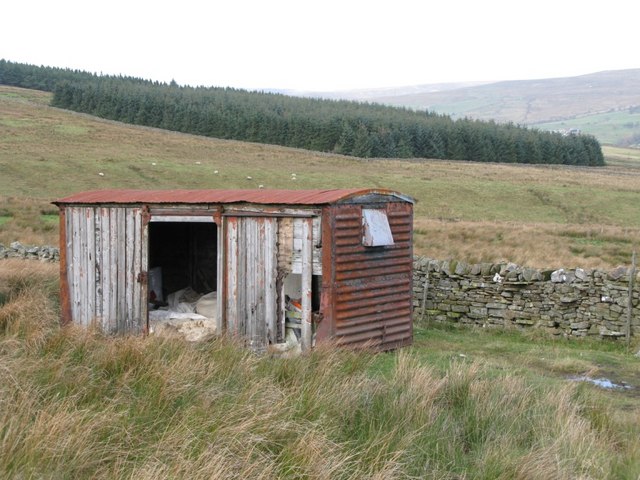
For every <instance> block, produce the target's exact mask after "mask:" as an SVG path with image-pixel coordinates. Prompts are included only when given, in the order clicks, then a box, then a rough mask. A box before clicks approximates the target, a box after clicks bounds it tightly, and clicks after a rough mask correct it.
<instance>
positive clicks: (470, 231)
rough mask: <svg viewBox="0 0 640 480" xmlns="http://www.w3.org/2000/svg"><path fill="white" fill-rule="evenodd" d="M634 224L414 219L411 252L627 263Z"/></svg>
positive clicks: (476, 258)
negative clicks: (627, 225) (623, 225)
mask: <svg viewBox="0 0 640 480" xmlns="http://www.w3.org/2000/svg"><path fill="white" fill-rule="evenodd" d="M634 250H635V251H638V250H640V229H637V228H631V227H626V228H625V227H619V226H613V225H589V224H586V225H562V224H554V223H517V222H482V221H479V222H464V221H456V222H452V221H442V220H429V219H425V218H417V219H415V226H414V251H415V252H416V253H417V254H419V255H424V256H427V257H430V258H435V259H448V258H453V259H455V260H458V261H466V262H468V263H482V262H504V261H508V262H514V263H517V264H519V265H523V266H528V267H533V268H560V267H564V268H577V267H581V268H599V269H604V270H607V269H611V268H614V267H616V266H618V265H628V264H629V263H630V261H631V256H632V254H633V251H634Z"/></svg>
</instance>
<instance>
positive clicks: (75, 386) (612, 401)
mask: <svg viewBox="0 0 640 480" xmlns="http://www.w3.org/2000/svg"><path fill="white" fill-rule="evenodd" d="M56 280H57V270H56V267H55V266H52V265H45V264H41V263H39V262H24V261H8V260H5V261H3V263H2V268H0V304H1V306H0V365H1V366H0V476H2V477H5V478H15V477H23V478H31V477H35V478H149V479H151V478H153V479H157V478H269V479H273V478H331V479H334V478H379V479H383V478H384V479H389V478H441V479H445V478H449V479H453V478H486V479H494V478H554V479H563V478H564V479H573V478H599V479H600V478H635V477H636V476H637V474H638V473H640V456H639V454H640V441H639V440H638V438H640V437H639V435H638V434H639V433H640V422H639V419H638V404H637V403H636V401H635V399H634V398H633V397H632V396H629V395H627V394H626V393H625V392H598V391H595V390H594V388H592V387H589V386H588V385H583V384H578V383H575V382H569V381H567V380H566V379H565V378H564V375H565V374H566V372H567V369H569V370H570V371H571V372H572V373H575V371H576V370H580V371H581V372H582V371H583V370H584V369H586V370H587V371H589V369H590V368H592V367H595V362H599V363H600V364H603V363H604V364H614V363H616V362H619V363H620V364H623V363H630V361H631V359H632V357H631V356H630V355H628V354H626V353H625V352H624V351H622V350H620V348H619V347H617V346H615V345H605V344H593V345H590V344H588V343H584V344H582V345H583V350H582V352H583V354H584V355H582V356H580V355H579V352H578V350H577V349H576V348H575V347H574V346H573V344H563V343H561V342H558V343H555V344H553V345H550V344H549V345H546V347H545V345H544V342H539V341H538V340H536V339H529V338H527V337H526V336H525V337H523V336H522V335H519V336H511V335H510V334H509V333H508V332H504V333H502V334H499V333H487V332H478V331H474V332H470V331H464V330H460V331H455V332H452V331H450V330H449V329H443V328H429V329H424V328H418V329H417V339H416V346H415V347H413V348H411V349H405V350H403V351H401V352H395V353H388V354H380V355H372V354H369V353H366V352H349V351H344V350H338V351H336V350H334V349H331V348H319V349H317V350H316V351H314V352H313V353H311V354H310V355H307V356H303V357H301V358H296V359H275V358H269V357H256V356H254V355H252V354H250V353H248V352H247V351H245V350H243V349H241V348H239V347H238V346H237V345H235V344H234V343H233V342H230V341H224V340H218V341H215V342H213V343H206V344H202V345H196V346H190V345H185V344H183V343H180V342H179V341H176V340H171V341H170V340H159V339H155V338H146V339H145V338H110V337H104V336H103V335H101V334H100V333H99V332H94V331H84V330H79V329H75V328H60V327H59V326H58V324H57V318H58V306H57V301H56V298H57V295H56ZM474 339H475V340H474ZM541 357H542V360H538V363H536V362H534V361H533V359H535V358H538V359H540V358H541ZM544 357H549V358H550V361H552V362H553V363H554V364H555V365H556V368H555V370H554V369H551V370H550V371H549V372H547V373H544V374H543V373H542V370H543V369H541V364H540V362H542V363H543V364H544V362H545V360H544ZM529 364H531V365H529ZM561 365H564V367H561ZM544 370H545V371H546V370H547V369H544ZM622 371H623V372H627V373H630V372H636V373H637V366H635V364H634V365H633V366H627V367H624V368H623V369H622ZM583 373H584V372H583Z"/></svg>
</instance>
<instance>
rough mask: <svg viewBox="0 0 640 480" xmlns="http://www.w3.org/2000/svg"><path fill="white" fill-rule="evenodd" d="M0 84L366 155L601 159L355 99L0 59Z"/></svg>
mask: <svg viewBox="0 0 640 480" xmlns="http://www.w3.org/2000/svg"><path fill="white" fill-rule="evenodd" d="M0 84H5V85H14V86H19V87H24V88H33V89H40V90H45V91H51V92H53V99H52V105H53V106H56V107H60V108H65V109H69V110H74V111H77V112H84V113H89V114H92V115H96V116H99V117H102V118H108V119H112V120H118V121H121V122H126V123H132V124H137V125H145V126H150V127H158V128H163V129H167V130H174V131H179V132H185V133H192V134H196V135H205V136H210V137H216V138H226V139H235V140H243V141H249V142H259V143H269V144H276V145H283V146H287V147H297V148H304V149H308V150H317V151H321V152H333V153H340V154H344V155H351V156H355V157H363V158H374V157H376V158H439V159H450V160H471V161H479V162H508V163H536V164H565V165H590V166H597V165H604V158H603V155H602V150H601V148H600V144H599V143H598V141H597V140H596V139H595V138H594V137H592V136H588V135H572V136H563V135H561V134H559V133H552V132H543V131H537V130H533V129H528V128H525V127H522V126H518V125H514V124H498V123H495V122H486V121H479V120H471V119H461V120H455V121H454V120H452V119H451V118H450V117H448V116H446V115H441V114H436V113H432V112H428V111H427V112H425V111H414V110H410V109H406V108H397V107H388V106H382V105H378V104H369V103H362V102H352V101H335V100H321V99H309V98H299V97H291V96H286V95H282V94H275V93H264V92H248V91H245V90H238V89H233V88H218V87H190V86H179V85H177V84H176V83H175V82H171V83H170V84H166V83H161V82H152V81H149V80H144V79H139V78H132V77H123V76H108V75H97V74H92V73H88V72H83V71H78V70H70V69H61V68H52V67H37V66H33V65H26V64H19V63H14V62H9V61H6V60H0Z"/></svg>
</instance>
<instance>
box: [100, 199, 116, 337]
mask: <svg viewBox="0 0 640 480" xmlns="http://www.w3.org/2000/svg"><path fill="white" fill-rule="evenodd" d="M99 218H100V240H99V241H100V244H101V247H100V248H101V256H102V259H101V260H100V267H101V268H100V283H101V285H100V286H101V289H102V307H101V314H102V328H103V329H104V331H105V332H111V325H110V322H111V318H112V317H113V313H112V312H111V310H110V305H111V304H110V301H111V281H110V278H111V277H110V275H111V269H112V268H113V266H112V265H111V245H110V243H109V240H110V236H111V231H110V222H109V209H108V208H105V207H102V208H100V216H99Z"/></svg>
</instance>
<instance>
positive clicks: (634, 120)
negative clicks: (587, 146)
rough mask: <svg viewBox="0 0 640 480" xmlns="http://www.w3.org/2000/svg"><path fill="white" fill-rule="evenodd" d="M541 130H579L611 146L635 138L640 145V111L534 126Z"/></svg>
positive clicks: (619, 112) (584, 117)
mask: <svg viewBox="0 0 640 480" xmlns="http://www.w3.org/2000/svg"><path fill="white" fill-rule="evenodd" d="M533 126H534V127H535V128H537V129H539V130H568V129H571V128H577V129H579V130H580V131H581V132H582V133H588V134H590V135H593V136H595V137H597V138H598V139H599V140H600V142H601V143H605V144H609V145H624V144H625V142H627V143H626V144H627V145H628V144H629V143H628V142H630V141H631V140H630V139H631V138H633V137H634V136H635V137H637V138H636V140H635V143H636V144H640V111H635V112H632V111H630V110H622V111H615V112H605V113H597V114H593V115H584V116H579V117H576V118H571V119H566V120H562V121H557V122H546V123H538V124H535V125H533Z"/></svg>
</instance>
